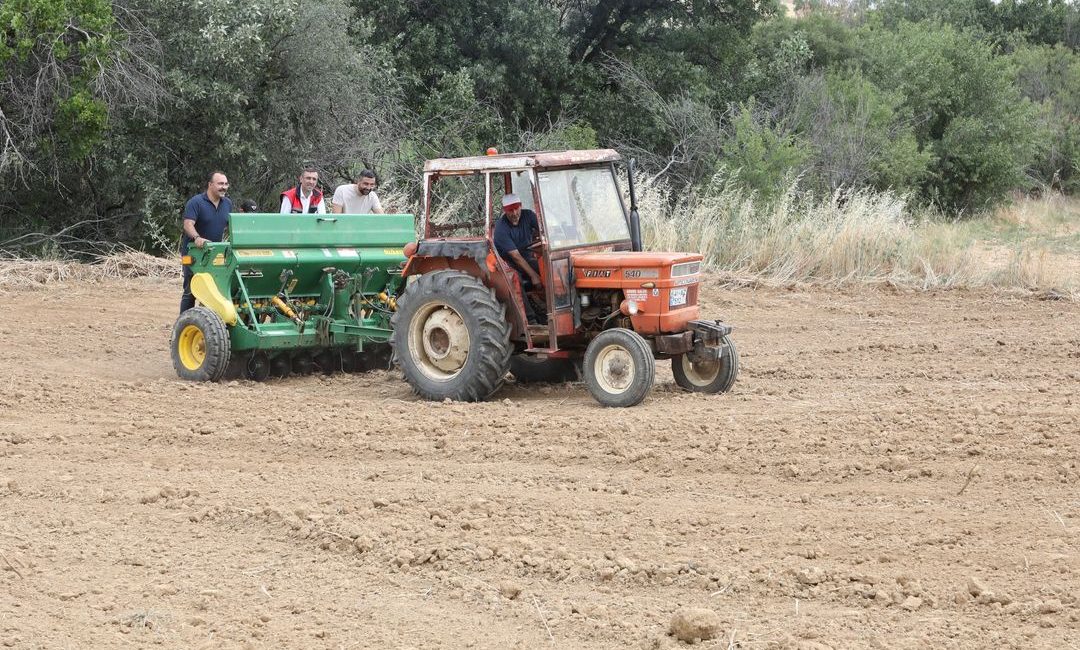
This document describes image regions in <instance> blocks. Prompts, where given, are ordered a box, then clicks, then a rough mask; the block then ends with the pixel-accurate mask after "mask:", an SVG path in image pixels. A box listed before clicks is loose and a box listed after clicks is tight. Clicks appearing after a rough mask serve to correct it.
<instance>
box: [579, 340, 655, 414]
mask: <svg viewBox="0 0 1080 650" xmlns="http://www.w3.org/2000/svg"><path fill="white" fill-rule="evenodd" d="M584 370H585V385H586V386H587V387H588V388H589V392H590V393H592V396H593V397H595V398H596V401H598V402H600V404H602V405H604V406H615V407H625V406H636V405H637V404H640V403H641V401H642V400H644V399H645V397H646V396H647V395H648V394H649V391H650V390H651V389H652V385H653V379H654V378H655V376H656V360H655V359H654V358H653V355H652V350H651V349H650V348H649V344H648V343H647V342H646V341H645V339H643V338H641V335H640V334H638V333H637V332H634V331H632V330H628V329H623V328H615V329H610V330H604V331H603V332H601V333H600V335H599V336H597V337H596V338H595V339H593V340H592V341H591V342H590V343H589V347H587V348H585V368H584Z"/></svg>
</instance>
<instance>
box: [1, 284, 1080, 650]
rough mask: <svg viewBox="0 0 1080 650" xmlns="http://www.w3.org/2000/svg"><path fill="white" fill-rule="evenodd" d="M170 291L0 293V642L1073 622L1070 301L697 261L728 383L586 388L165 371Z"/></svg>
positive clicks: (726, 633) (759, 641)
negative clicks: (803, 280)
mask: <svg viewBox="0 0 1080 650" xmlns="http://www.w3.org/2000/svg"><path fill="white" fill-rule="evenodd" d="M177 297H178V290H177V288H176V287H175V286H174V283H172V282H166V281H161V280H110V281H106V282H104V283H102V284H98V285H90V284H67V285H54V286H51V287H50V288H49V289H46V290H39V291H21V292H14V293H10V292H9V293H7V294H4V295H0V314H2V319H0V341H3V345H2V346H0V371H2V372H0V554H2V555H0V645H2V646H14V647H95V648H100V647H113V646H120V647H129V646H130V647H147V646H153V645H161V646H165V647H201V646H204V645H205V646H208V647H219V646H223V647H243V646H249V645H250V646H254V647H294V648H301V647H303V648H309V647H310V648H321V647H326V648H337V647H387V648H408V647H415V648H459V647H478V648H509V647H522V648H542V647H560V648H627V647H637V648H653V647H656V648H666V647H675V646H678V645H681V644H680V642H678V641H676V640H674V639H673V638H672V637H670V636H668V635H667V631H668V628H669V624H670V621H671V620H672V616H673V614H674V612H675V611H676V610H677V609H678V608H680V607H703V608H707V609H710V610H712V611H714V612H715V613H716V614H717V615H718V618H719V621H720V629H719V632H718V636H717V637H716V638H714V639H713V640H711V641H705V642H704V643H703V644H702V645H701V646H700V647H711V648H729V647H743V648H807V649H809V648H816V649H821V648H864V647H865V648H880V647H888V648H931V647H933V648H954V647H955V648H991V647H994V648H999V647H1004V648H1009V647H1017V648H1034V647H1039V648H1080V555H1078V542H1080V490H1078V487H1080V397H1078V395H1077V388H1078V386H1080V381H1078V380H1080V304H1078V303H1075V302H1066V301H1040V300H1035V299H1031V298H1018V297H1009V296H1003V295H1001V294H992V293H965V292H942V293H932V294H917V293H896V292H885V291H872V290H864V291H859V292H851V293H846V292H845V293H841V292H832V291H822V290H798V291H779V290H759V291H753V290H739V291H730V290H724V289H721V288H718V287H716V286H710V287H709V288H707V290H706V291H705V292H704V293H703V298H704V303H705V306H706V308H707V310H706V313H707V314H709V315H717V316H721V317H723V318H725V319H726V320H728V321H730V322H731V323H733V324H735V325H736V327H737V329H736V333H735V340H736V341H737V343H738V345H739V348H740V351H741V356H742V362H743V369H742V374H741V376H740V379H739V381H738V383H737V384H736V386H735V389H734V390H733V392H731V393H730V394H727V395H721V396H701V395H692V394H686V393H683V392H680V391H679V390H678V389H677V388H675V386H674V384H673V383H672V380H671V375H670V372H669V370H668V369H667V367H666V364H663V365H664V367H663V368H662V370H661V373H662V374H661V376H660V377H659V378H658V384H657V388H656V389H655V390H654V392H653V394H652V395H651V396H650V397H649V399H648V400H647V401H646V402H645V403H644V404H643V405H641V406H639V407H637V408H633V409H627V410H605V409H602V408H600V407H598V406H597V405H596V404H595V403H594V402H593V400H592V399H591V398H590V397H589V395H588V393H587V392H586V391H585V389H584V387H583V386H582V385H572V384H571V385H558V386H550V387H543V388H540V389H536V388H532V389H527V388H523V387H518V386H509V387H507V388H506V389H504V390H503V391H502V392H501V393H499V394H498V396H497V399H495V400H493V401H491V402H488V403H484V404H457V403H424V402H419V401H417V400H416V399H415V398H414V397H413V396H412V395H411V393H410V391H409V389H408V387H407V385H406V384H405V383H403V382H402V381H401V379H400V375H399V374H398V373H396V372H375V373H371V374H367V375H351V376H347V375H339V376H334V377H330V378H324V377H314V376H312V377H303V378H292V379H288V380H284V381H276V382H268V383H264V384H255V383H250V382H232V383H226V384H221V385H207V384H192V383H185V382H181V381H179V380H177V379H176V377H175V375H174V373H173V370H172V367H171V365H170V362H169V354H168V339H169V333H170V329H171V325H172V319H173V318H174V309H175V306H176V302H177ZM969 479H970V480H969ZM965 484H966V489H963V490H962V487H963V486H965ZM961 492H962V493H961Z"/></svg>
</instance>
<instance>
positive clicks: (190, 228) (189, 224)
mask: <svg viewBox="0 0 1080 650" xmlns="http://www.w3.org/2000/svg"><path fill="white" fill-rule="evenodd" d="M184 234H185V235H187V236H188V239H191V240H192V241H194V240H195V238H197V237H199V233H198V232H197V231H196V230H195V221H194V220H193V219H184Z"/></svg>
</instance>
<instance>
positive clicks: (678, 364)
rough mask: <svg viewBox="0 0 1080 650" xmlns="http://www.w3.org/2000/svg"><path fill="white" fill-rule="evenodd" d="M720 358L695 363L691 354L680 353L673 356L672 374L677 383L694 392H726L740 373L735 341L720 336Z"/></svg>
mask: <svg viewBox="0 0 1080 650" xmlns="http://www.w3.org/2000/svg"><path fill="white" fill-rule="evenodd" d="M720 345H721V346H722V349H721V350H720V358H719V359H717V360H716V361H714V362H711V363H705V364H702V363H694V362H693V361H691V360H690V356H689V355H686V354H680V355H677V356H674V357H672V358H671V374H672V375H674V377H675V383H676V384H678V385H679V386H680V387H682V388H685V389H686V390H688V391H690V392H693V393H726V392H728V391H729V390H731V387H732V385H733V384H734V383H735V378H736V377H737V376H738V375H739V352H738V350H736V349H735V343H734V342H732V341H731V339H729V338H728V337H726V336H722V337H720Z"/></svg>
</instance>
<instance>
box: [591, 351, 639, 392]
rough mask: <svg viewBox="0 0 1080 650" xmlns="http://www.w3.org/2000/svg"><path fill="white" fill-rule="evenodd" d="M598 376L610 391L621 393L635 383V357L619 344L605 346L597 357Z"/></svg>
mask: <svg viewBox="0 0 1080 650" xmlns="http://www.w3.org/2000/svg"><path fill="white" fill-rule="evenodd" d="M596 370H597V372H596V377H597V379H598V380H599V381H600V384H601V385H602V386H603V387H604V389H605V390H606V391H608V392H610V393H621V392H623V391H625V390H626V389H627V388H629V387H630V386H631V384H633V383H634V359H633V357H631V356H630V352H629V351H628V350H626V349H625V348H623V347H622V346H618V345H611V346H608V347H606V348H604V349H603V350H602V351H601V352H600V354H599V355H597V357H596Z"/></svg>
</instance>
